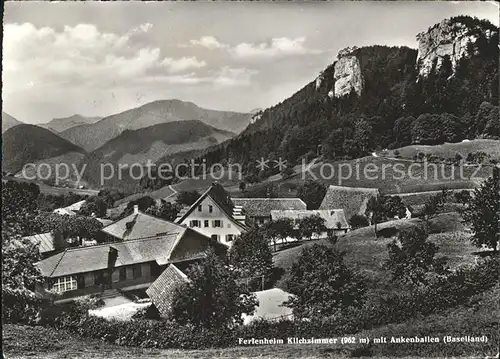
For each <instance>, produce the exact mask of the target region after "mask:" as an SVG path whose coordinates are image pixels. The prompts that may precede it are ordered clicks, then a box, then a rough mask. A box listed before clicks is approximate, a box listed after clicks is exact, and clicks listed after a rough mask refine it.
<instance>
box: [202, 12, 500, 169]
mask: <svg viewBox="0 0 500 359" xmlns="http://www.w3.org/2000/svg"><path fill="white" fill-rule="evenodd" d="M447 24H451V25H453V24H459V25H460V26H461V27H465V28H468V29H470V31H469V33H468V34H467V36H474V37H473V39H475V42H469V43H468V45H467V49H466V53H465V54H464V56H463V57H461V58H460V60H459V61H457V62H456V63H455V64H453V63H452V60H453V61H455V59H452V58H450V56H447V55H445V56H443V57H441V58H439V62H438V58H435V59H434V61H433V63H432V66H431V69H430V70H429V71H428V73H426V76H421V75H420V74H419V69H420V66H422V64H421V63H420V62H421V61H417V56H418V52H417V50H413V49H410V48H407V47H386V46H370V47H364V48H359V49H358V48H354V49H347V50H346V51H345V53H343V54H342V55H339V60H338V61H337V62H339V61H341V59H342V57H343V56H344V57H349V58H351V59H352V58H353V57H355V59H356V61H357V62H358V63H359V68H360V74H361V75H360V74H354V75H355V76H358V77H359V76H361V77H362V82H360V86H361V85H362V90H361V93H360V94H359V96H358V94H357V93H356V92H355V91H354V90H351V92H350V94H347V95H345V96H337V95H336V93H334V91H333V89H335V91H337V86H336V81H338V79H337V80H336V78H335V77H336V74H334V72H335V68H336V63H333V64H332V65H330V66H329V67H328V68H326V69H325V70H324V71H323V72H322V74H320V76H319V77H318V78H317V79H316V80H315V81H311V82H310V83H309V84H307V85H306V86H305V87H304V88H302V89H301V90H299V91H298V92H297V93H295V94H294V95H293V96H291V97H290V98H288V99H287V100H285V101H283V102H282V103H279V104H277V105H276V106H273V107H271V108H268V109H266V110H264V111H263V112H259V113H258V114H256V115H254V121H253V124H251V125H250V126H249V127H248V128H247V129H246V130H245V131H244V132H243V133H242V134H241V135H239V136H237V137H235V138H234V139H231V140H229V141H226V142H224V143H223V144H221V145H217V146H213V147H211V148H209V149H208V150H207V151H206V153H205V154H204V155H203V156H201V157H199V158H198V159H197V161H202V160H203V159H206V161H207V163H215V162H221V161H233V162H239V163H242V164H244V165H245V166H246V167H244V168H245V169H246V170H247V171H248V172H254V171H256V169H255V168H254V166H255V164H256V162H255V160H256V159H259V158H261V157H264V158H267V159H275V158H278V157H280V156H281V157H284V158H286V159H287V161H288V163H289V164H293V163H297V162H299V159H300V158H301V157H303V156H307V157H311V156H313V155H316V154H317V153H319V154H322V155H324V156H325V157H326V158H329V159H340V158H358V157H361V156H364V155H366V154H368V153H369V152H370V151H372V150H375V149H383V148H396V147H401V146H406V145H410V144H439V143H444V142H457V141H461V140H463V139H473V138H493V139H498V138H499V136H500V120H499V108H498V106H497V104H498V80H499V78H498V58H499V53H498V28H496V27H495V26H494V25H492V24H491V23H489V22H487V21H483V20H478V19H475V18H470V17H457V18H452V19H450V20H447ZM431 30H432V28H431V29H429V31H431ZM429 36H430V35H429ZM344 70H345V69H344ZM347 70H348V71H354V70H356V69H354V70H352V69H351V70H349V69H347ZM350 75H353V74H350Z"/></svg>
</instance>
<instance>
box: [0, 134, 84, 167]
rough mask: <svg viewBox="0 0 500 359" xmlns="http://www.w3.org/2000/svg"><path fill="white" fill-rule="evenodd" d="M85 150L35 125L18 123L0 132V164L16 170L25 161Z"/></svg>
mask: <svg viewBox="0 0 500 359" xmlns="http://www.w3.org/2000/svg"><path fill="white" fill-rule="evenodd" d="M69 152H78V153H84V152H85V151H84V150H83V149H82V148H80V147H78V146H76V145H74V144H72V143H71V142H69V141H67V140H65V139H63V138H61V137H59V136H57V135H56V134H54V133H53V132H51V131H49V130H47V129H45V128H42V127H38V126H35V125H27V124H20V125H17V126H14V127H12V128H10V129H8V130H7V131H5V133H3V134H2V155H3V156H2V166H3V168H4V169H5V170H6V171H9V172H13V173H15V172H18V171H20V170H21V169H22V167H23V166H24V165H25V164H26V163H34V162H36V161H39V160H43V159H46V158H51V157H56V156H61V155H64V154H66V153H69Z"/></svg>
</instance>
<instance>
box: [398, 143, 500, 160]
mask: <svg viewBox="0 0 500 359" xmlns="http://www.w3.org/2000/svg"><path fill="white" fill-rule="evenodd" d="M397 150H398V151H399V155H400V156H401V157H403V158H413V156H415V155H417V154H418V153H419V152H422V153H424V154H427V153H431V154H433V155H436V156H438V157H444V158H454V157H455V155H456V154H457V153H458V154H460V155H461V156H462V157H463V158H466V157H467V154H469V153H474V152H480V151H481V152H485V153H486V154H489V155H491V157H492V158H497V159H498V158H500V141H498V140H485V139H477V140H472V141H469V142H458V143H444V144H442V145H436V146H427V145H411V146H406V147H401V148H398V149H397ZM394 151H396V149H394V150H391V151H389V156H391V157H392V156H394Z"/></svg>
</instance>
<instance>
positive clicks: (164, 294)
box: [146, 264, 189, 316]
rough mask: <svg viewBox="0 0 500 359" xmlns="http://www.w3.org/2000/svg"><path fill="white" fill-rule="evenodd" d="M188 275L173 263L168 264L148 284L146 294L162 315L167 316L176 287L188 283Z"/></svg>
mask: <svg viewBox="0 0 500 359" xmlns="http://www.w3.org/2000/svg"><path fill="white" fill-rule="evenodd" d="M188 282H189V279H188V277H187V276H186V275H185V274H184V273H183V272H182V271H181V270H180V269H179V268H177V267H176V266H175V265H174V264H170V265H169V266H168V267H167V268H165V270H164V271H163V273H162V274H161V275H160V276H159V277H158V278H157V279H156V280H155V281H154V282H153V283H152V284H151V285H150V286H149V288H148V289H147V290H146V294H147V295H148V296H149V297H150V298H151V301H152V302H153V304H154V305H155V307H156V308H157V309H158V311H159V312H160V314H161V315H162V316H168V315H169V313H170V308H171V306H172V303H173V300H174V294H175V289H176V287H178V286H180V285H182V284H185V283H188Z"/></svg>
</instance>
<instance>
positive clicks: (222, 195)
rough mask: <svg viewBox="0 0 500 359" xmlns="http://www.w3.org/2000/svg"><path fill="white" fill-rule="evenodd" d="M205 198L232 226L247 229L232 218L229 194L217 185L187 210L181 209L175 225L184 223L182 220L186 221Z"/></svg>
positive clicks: (233, 210) (211, 187) (231, 204)
mask: <svg viewBox="0 0 500 359" xmlns="http://www.w3.org/2000/svg"><path fill="white" fill-rule="evenodd" d="M207 197H210V198H211V199H212V200H213V201H214V203H215V204H216V205H217V207H219V209H220V210H221V211H222V212H223V213H224V214H225V215H226V216H227V218H229V219H230V220H231V221H232V222H233V224H235V225H236V226H238V227H240V228H241V229H244V230H246V229H247V228H246V226H245V225H244V224H242V223H240V222H238V221H237V220H236V219H235V218H234V212H235V205H234V203H233V201H232V200H231V196H229V193H227V192H226V190H225V189H224V187H222V186H221V185H220V184H218V183H213V184H212V185H211V186H210V187H209V188H208V189H207V190H206V191H205V192H203V194H202V195H201V196H200V198H198V199H197V200H196V202H194V203H193V204H192V205H191V206H190V207H189V208H187V209H183V210H182V211H181V212H180V213H179V215H178V217H177V219H176V223H182V221H184V219H186V218H187V217H188V216H189V215H190V214H191V213H192V212H193V211H194V210H195V209H196V208H197V207H198V205H199V204H200V203H202V202H203V200H204V199H205V198H207ZM236 209H238V208H236Z"/></svg>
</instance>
